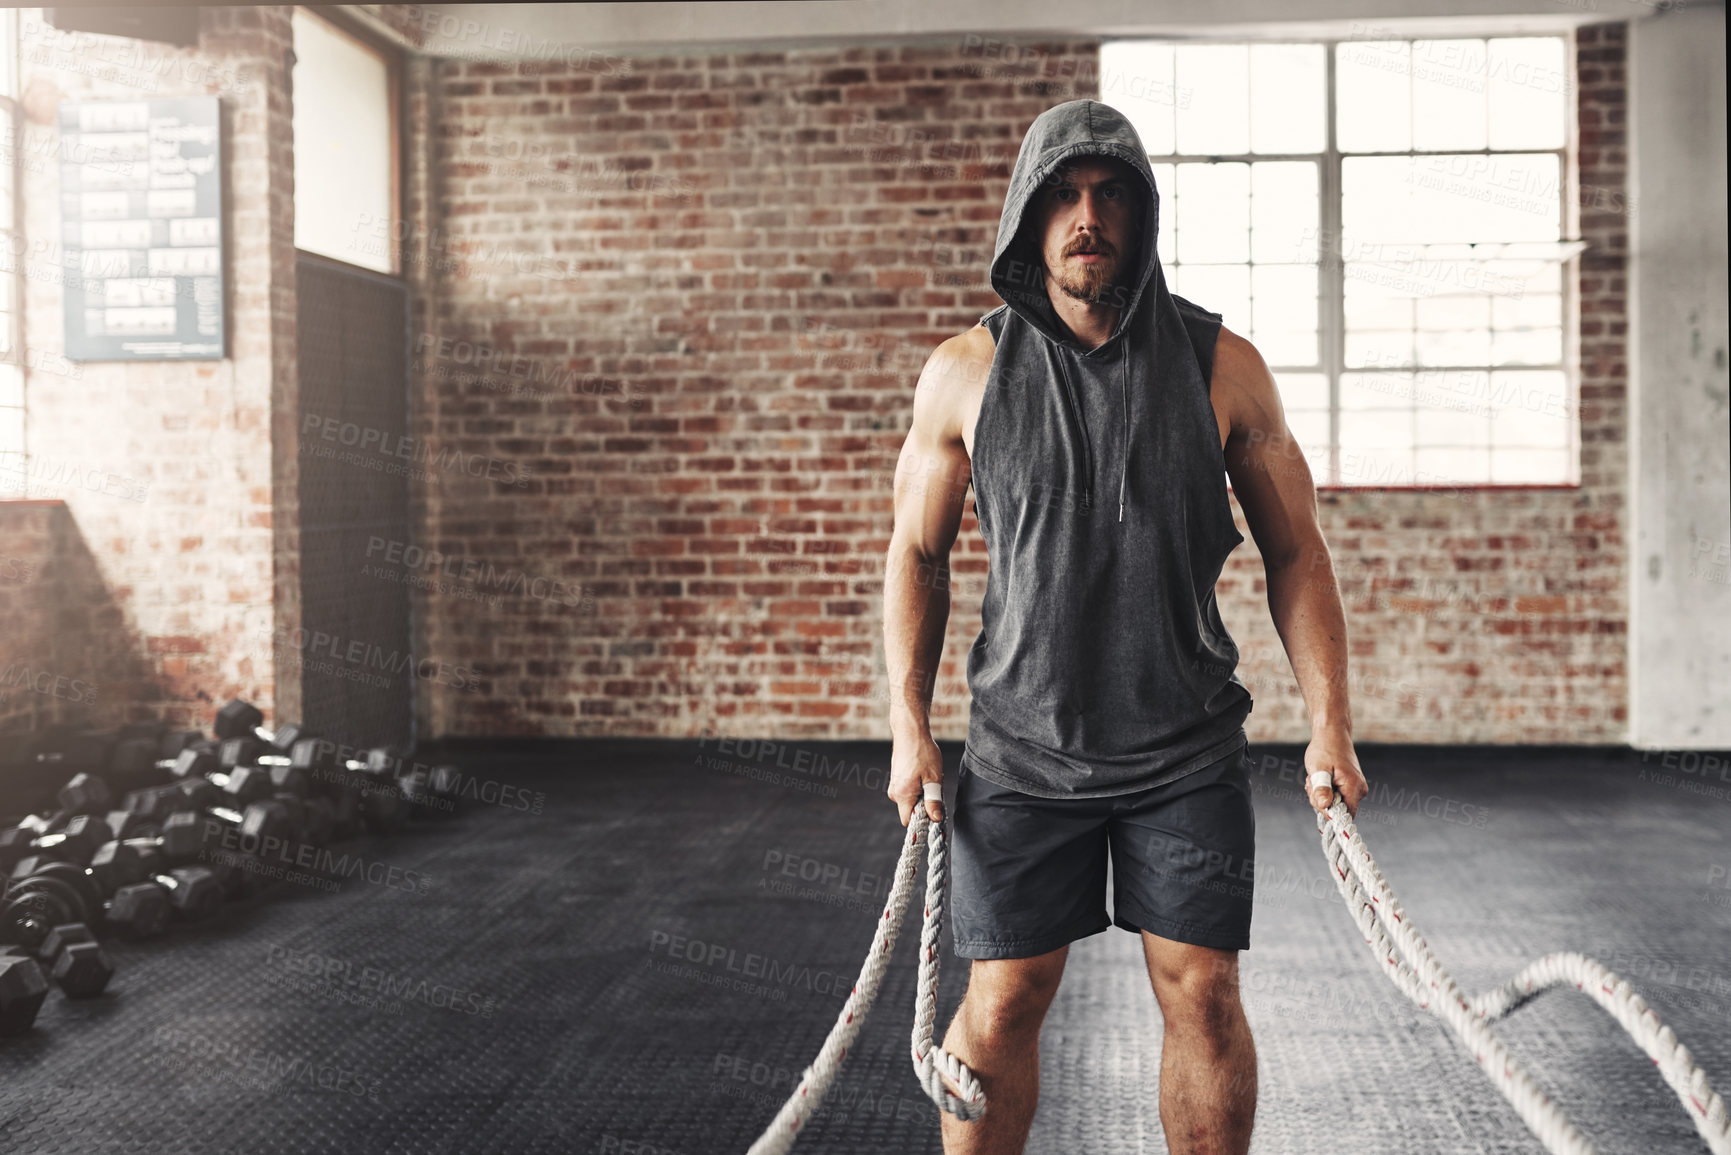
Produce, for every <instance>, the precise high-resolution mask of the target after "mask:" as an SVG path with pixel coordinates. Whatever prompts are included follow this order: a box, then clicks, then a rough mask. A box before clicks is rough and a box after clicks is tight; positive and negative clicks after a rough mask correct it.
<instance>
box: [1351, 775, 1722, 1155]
mask: <svg viewBox="0 0 1731 1155" xmlns="http://www.w3.org/2000/svg"><path fill="white" fill-rule="evenodd" d="M1319 780H1320V773H1319ZM1316 826H1317V829H1318V830H1319V831H1320V832H1321V834H1322V853H1323V854H1324V855H1325V856H1326V857H1327V859H1328V864H1329V868H1330V869H1331V870H1332V871H1333V872H1334V881H1335V885H1336V886H1337V887H1339V888H1340V894H1341V897H1342V898H1344V899H1346V906H1347V909H1348V910H1350V911H1351V912H1352V917H1353V920H1354V921H1356V922H1357V923H1358V929H1359V930H1361V931H1363V932H1364V941H1365V942H1367V943H1369V944H1370V948H1371V950H1372V951H1373V952H1375V954H1376V957H1377V959H1378V960H1379V961H1380V962H1381V963H1382V965H1383V969H1384V970H1385V971H1386V972H1387V974H1388V976H1389V978H1390V979H1392V980H1393V981H1394V985H1395V986H1397V987H1399V988H1400V989H1401V990H1402V991H1404V992H1406V996H1407V997H1408V998H1409V999H1411V1000H1412V1001H1413V1002H1415V1003H1417V1004H1418V1005H1419V1007H1420V1008H1422V1009H1424V1010H1427V1011H1429V1012H1430V1013H1431V1014H1433V1015H1435V1016H1436V1017H1438V1018H1440V1019H1442V1020H1443V1021H1444V1022H1446V1023H1447V1024H1448V1025H1449V1026H1451V1027H1453V1028H1454V1031H1455V1034H1457V1035H1459V1036H1460V1037H1461V1040H1462V1041H1463V1042H1465V1043H1466V1045H1467V1047H1468V1049H1470V1050H1471V1051H1472V1052H1473V1057H1474V1058H1475V1059H1477V1060H1478V1064H1479V1066H1480V1067H1482V1068H1484V1071H1485V1074H1487V1075H1488V1076H1490V1080H1491V1082H1493V1083H1495V1084H1496V1085H1497V1089H1498V1090H1499V1091H1501V1092H1502V1093H1503V1095H1504V1096H1505V1097H1506V1098H1507V1099H1508V1101H1509V1102H1510V1103H1512V1104H1513V1105H1514V1108H1515V1111H1516V1112H1517V1113H1519V1115H1520V1117H1521V1118H1522V1119H1523V1120H1524V1121H1525V1122H1526V1124H1527V1126H1528V1127H1529V1128H1531V1129H1532V1132H1533V1134H1534V1135H1536V1136H1538V1138H1539V1140H1540V1142H1542V1143H1544V1145H1545V1147H1546V1149H1548V1150H1549V1151H1551V1152H1553V1155H1596V1148H1594V1146H1593V1145H1592V1144H1591V1143H1590V1142H1588V1141H1587V1138H1586V1136H1584V1135H1582V1134H1581V1133H1580V1132H1579V1131H1578V1130H1576V1129H1575V1125H1574V1124H1573V1123H1570V1122H1569V1120H1568V1118H1567V1117H1566V1116H1564V1114H1563V1113H1562V1111H1561V1110H1560V1109H1558V1107H1557V1105H1556V1104H1555V1103H1553V1102H1551V1101H1550V1099H1549V1098H1547V1097H1546V1096H1545V1094H1544V1092H1542V1091H1540V1090H1539V1088H1538V1085H1537V1084H1536V1083H1534V1082H1533V1080H1532V1077H1531V1076H1530V1075H1528V1074H1527V1072H1526V1071H1525V1070H1524V1069H1522V1067H1521V1065H1520V1063H1519V1062H1517V1061H1516V1060H1515V1058H1514V1056H1513V1055H1511V1054H1509V1052H1508V1050H1507V1049H1506V1048H1505V1047H1504V1046H1503V1044H1502V1041H1501V1040H1500V1039H1498V1038H1497V1037H1496V1035H1494V1034H1493V1033H1491V1028H1490V1024H1491V1023H1492V1022H1494V1021H1495V1020H1497V1019H1499V1018H1501V1017H1502V1016H1503V1015H1505V1014H1507V1013H1508V1012H1510V1011H1512V1010H1514V1009H1515V1008H1516V1007H1518V1006H1520V1005H1521V1004H1522V1003H1524V1002H1526V1001H1527V1000H1528V999H1530V998H1532V997H1533V996H1535V995H1537V994H1540V993H1542V992H1543V991H1545V990H1547V989H1549V988H1550V987H1554V986H1562V985H1563V984H1564V983H1574V984H1575V987H1576V989H1578V990H1581V991H1583V992H1585V993H1586V994H1588V995H1590V996H1591V997H1592V999H1593V1001H1594V1002H1596V1003H1598V1004H1599V1005H1600V1006H1601V1007H1603V1008H1605V1010H1606V1012H1608V1013H1609V1014H1610V1016H1611V1017H1612V1018H1614V1019H1616V1020H1617V1022H1618V1023H1619V1024H1621V1025H1622V1027H1623V1029H1624V1030H1625V1031H1628V1032H1629V1036H1630V1037H1631V1038H1633V1039H1634V1040H1635V1042H1636V1043H1637V1044H1638V1045H1639V1046H1640V1048H1641V1049H1642V1050H1643V1051H1645V1052H1647V1057H1648V1058H1650V1059H1652V1060H1653V1062H1654V1064H1656V1065H1657V1066H1658V1068H1659V1073H1660V1074H1661V1075H1663V1076H1664V1078H1665V1082H1667V1083H1669V1084H1670V1085H1671V1089H1672V1090H1673V1091H1675V1092H1676V1093H1677V1098H1679V1099H1680V1100H1682V1102H1683V1107H1684V1109H1685V1110H1687V1111H1688V1112H1689V1118H1690V1119H1692V1120H1693V1121H1694V1123H1695V1129H1696V1130H1697V1131H1699V1132H1701V1135H1702V1137H1703V1138H1704V1139H1706V1140H1707V1147H1708V1149H1709V1150H1710V1151H1712V1152H1713V1155H1731V1118H1728V1117H1727V1115H1726V1109H1725V1100H1723V1099H1721V1098H1720V1097H1719V1095H1718V1093H1717V1092H1715V1091H1714V1090H1713V1088H1712V1087H1709V1086H1708V1085H1707V1075H1706V1072H1704V1071H1702V1070H1701V1069H1700V1068H1699V1067H1697V1066H1696V1065H1695V1060H1694V1058H1693V1057H1692V1056H1691V1055H1690V1054H1689V1049H1688V1048H1687V1047H1685V1046H1684V1045H1683V1044H1682V1043H1680V1042H1678V1041H1677V1036H1676V1035H1674V1034H1672V1033H1671V1028H1670V1027H1667V1026H1665V1025H1664V1024H1662V1023H1660V1022H1659V1016H1658V1015H1656V1014H1654V1013H1653V1011H1652V1009H1651V1008H1650V1007H1648V1006H1647V1004H1646V1001H1645V1000H1643V999H1642V998H1641V996H1640V995H1638V994H1636V993H1635V992H1634V991H1633V990H1631V989H1630V988H1629V984H1628V983H1627V982H1626V981H1624V980H1623V979H1621V978H1619V977H1618V976H1616V975H1614V974H1612V973H1611V972H1610V971H1608V970H1606V969H1605V968H1604V967H1602V966H1600V965H1599V964H1598V963H1597V962H1595V961H1594V960H1592V959H1590V958H1586V957H1584V956H1582V955H1579V954H1576V953H1575V952H1573V951H1559V952H1558V953H1556V954H1548V955H1546V956H1545V957H1543V958H1541V959H1538V960H1537V961H1535V962H1532V963H1529V964H1528V965H1527V967H1526V968H1525V969H1524V970H1522V971H1520V972H1519V973H1518V974H1516V975H1515V977H1514V978H1512V979H1510V980H1509V981H1508V982H1506V983H1504V984H1503V985H1502V986H1500V987H1497V988H1495V989H1493V990H1489V991H1485V992H1484V993H1483V994H1480V995H1477V996H1475V997H1473V998H1471V999H1469V998H1467V997H1466V996H1465V995H1463V994H1461V992H1460V989H1459V988H1458V987H1456V986H1455V981H1454V979H1453V978H1451V977H1450V976H1449V973H1448V972H1447V971H1445V970H1444V969H1443V967H1442V964H1441V963H1439V962H1437V960H1436V957H1435V956H1434V955H1432V954H1431V952H1430V947H1429V946H1428V945H1427V944H1426V943H1425V940H1424V936H1423V935H1421V934H1420V933H1419V931H1418V927H1416V926H1414V925H1413V922H1412V919H1410V918H1408V917H1407V914H1406V912H1405V911H1404V910H1402V909H1401V905H1400V901H1399V900H1398V899H1396V898H1395V896H1394V893H1393V892H1392V891H1391V890H1389V888H1388V883H1387V882H1385V881H1384V880H1383V877H1382V871H1381V870H1379V869H1377V865H1376V860H1375V859H1373V858H1371V856H1370V851H1369V850H1368V849H1366V847H1365V845H1364V840H1363V839H1362V838H1360V837H1359V833H1358V828H1357V827H1356V826H1355V825H1354V824H1353V821H1352V816H1351V815H1350V814H1349V813H1348V812H1347V809H1346V803H1345V802H1344V801H1342V800H1341V797H1340V794H1339V792H1338V791H1337V792H1336V793H1335V795H1334V803H1333V805H1331V806H1330V807H1329V808H1328V811H1327V813H1326V814H1323V813H1318V814H1317V816H1316ZM1367 894H1368V897H1367Z"/></svg>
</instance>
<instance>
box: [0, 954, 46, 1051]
mask: <svg viewBox="0 0 1731 1155" xmlns="http://www.w3.org/2000/svg"><path fill="white" fill-rule="evenodd" d="M47 997H48V976H47V975H45V974H43V973H42V967H41V966H40V965H39V964H38V963H37V962H36V960H35V959H33V958H31V957H30V956H29V955H24V954H0V1036H5V1035H21V1034H23V1033H24V1032H25V1031H28V1030H29V1029H30V1028H31V1027H32V1026H33V1025H35V1023H36V1015H37V1012H39V1011H40V1010H41V1009H42V1002H43V1000H44V999H46V998H47Z"/></svg>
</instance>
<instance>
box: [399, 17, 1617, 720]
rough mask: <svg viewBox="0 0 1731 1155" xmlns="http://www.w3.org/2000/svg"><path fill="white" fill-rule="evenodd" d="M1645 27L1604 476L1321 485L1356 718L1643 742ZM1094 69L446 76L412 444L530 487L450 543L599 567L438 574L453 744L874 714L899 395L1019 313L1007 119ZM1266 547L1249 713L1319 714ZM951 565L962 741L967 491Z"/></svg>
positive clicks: (1604, 181)
mask: <svg viewBox="0 0 1731 1155" xmlns="http://www.w3.org/2000/svg"><path fill="white" fill-rule="evenodd" d="M1624 28H1625V26H1624V24H1620V23H1613V24H1601V26H1593V28H1586V29H1582V33H1580V36H1579V57H1580V68H1582V74H1580V81H1582V87H1580V94H1582V95H1580V144H1582V158H1580V159H1582V173H1580V180H1582V185H1584V187H1586V189H1587V190H1589V194H1591V196H1596V197H1598V201H1596V203H1598V204H1601V206H1608V208H1599V210H1598V211H1584V213H1582V225H1580V227H1582V234H1580V236H1584V237H1586V239H1587V241H1589V251H1587V255H1586V256H1584V260H1582V398H1580V419H1582V447H1584V448H1582V487H1580V488H1579V490H1572V488H1530V490H1487V492H1464V494H1459V495H1447V494H1419V492H1390V490H1380V492H1338V490H1335V492H1324V494H1322V495H1321V500H1319V504H1321V514H1322V526H1324V532H1326V535H1328V540H1329V544H1331V547H1333V551H1335V558H1336V566H1338V573H1340V578H1342V585H1343V594H1345V601H1347V610H1348V618H1350V630H1352V681H1354V687H1355V694H1354V713H1355V731H1357V736H1359V738H1361V739H1373V741H1374V739H1381V741H1419V743H1445V741H1499V743H1553V741H1554V743H1603V741H1618V739H1620V738H1622V734H1624V722H1625V707H1624V701H1625V668H1624V634H1625V622H1627V611H1625V596H1624V566H1625V552H1624V540H1622V509H1624V473H1625V457H1624V428H1625V409H1624V374H1625V365H1624V329H1625V324H1624V308H1625V301H1624V248H1625V246H1624V232H1625V229H1624V225H1625V218H1624V216H1622V213H1620V211H1618V208H1620V206H1622V204H1624V201H1622V187H1624V152H1622V85H1624V78H1622V38H1624ZM1094 61H1096V42H1085V40H1084V42H1073V43H1056V45H1028V47H1023V50H1021V52H1018V54H1006V52H1002V50H997V48H992V47H981V45H980V42H978V40H964V42H957V43H956V45H949V47H917V48H907V47H885V48H838V50H796V52H765V54H753V55H713V57H661V59H634V61H630V62H628V71H627V66H625V64H621V62H618V61H613V62H599V64H594V62H592V64H590V66H589V68H566V66H559V64H552V66H549V64H519V66H512V64H479V62H445V64H440V66H438V68H436V71H434V83H436V92H434V100H433V104H434V109H436V113H434V116H436V128H433V130H431V133H429V145H431V149H433V159H434V165H433V171H434V178H433V180H434V189H433V196H431V197H429V204H428V210H429V213H433V216H422V218H419V222H417V227H419V229H422V230H426V229H428V227H429V225H431V230H433V232H431V234H428V236H424V237H422V239H424V241H428V239H431V244H429V246H422V260H426V261H428V270H426V272H428V279H429V289H428V294H426V298H424V303H426V315H428V317H429V322H428V324H429V326H431V327H433V332H429V334H422V336H421V338H419V341H421V348H422V353H424V355H422V357H421V358H419V365H421V369H422V372H424V374H426V383H424V388H426V393H424V397H426V409H424V426H422V431H424V435H426V436H428V438H431V440H433V442H436V443H445V445H462V447H467V450H469V452H483V454H490V455H497V457H499V459H504V461H514V462H519V464H521V466H523V468H524V469H526V471H528V473H530V474H531V478H533V481H531V485H530V487H528V488H526V490H524V488H509V487H504V485H485V483H483V485H471V487H467V488H466V490H459V488H457V487H452V485H440V488H438V495H436V500H429V502H428V506H426V509H428V516H429V526H428V544H429V545H431V547H433V549H436V551H441V554H445V556H448V558H460V559H466V561H469V563H473V565H479V566H488V565H490V566H495V568H497V570H500V571H521V573H530V575H542V577H547V578H561V580H566V582H569V584H573V585H580V589H582V608H576V606H564V604H554V603H552V601H547V599H533V597H523V596H519V597H514V599H512V597H507V599H502V601H500V603H499V604H478V603H476V601H474V599H473V597H455V596H445V594H436V592H434V594H429V596H428V601H426V606H424V608H426V610H428V615H426V622H428V627H426V629H428V637H429V641H431V644H433V651H434V653H436V656H440V658H441V660H445V661H452V663H460V665H471V667H474V668H478V670H479V672H481V674H483V681H481V689H479V691H478V693H455V691H429V693H431V698H429V701H428V703H424V710H426V719H428V722H429V729H431V732H450V734H478V732H533V734H696V732H699V731H701V729H703V727H706V726H713V727H722V729H727V731H736V732H755V734H765V736H769V734H774V736H814V738H883V736H885V734H886V727H885V722H883V717H885V715H883V701H881V698H883V656H881V578H879V575H881V563H883V552H885V547H886V544H888V533H890V481H891V474H893V466H895V455H897V450H898V448H900V443H902V438H904V436H905V429H907V423H909V405H911V397H912V383H914V379H916V376H917V372H919V365H921V364H923V360H924V355H926V353H928V352H930V350H931V348H933V346H935V345H936V343H938V341H942V339H943V338H947V336H950V334H954V332H959V331H962V329H966V327H968V326H971V324H973V322H975V319H976V317H978V315H980V313H983V312H987V310H988V308H992V306H994V305H997V298H995V294H994V293H992V291H990V287H988V286H987V282H985V268H987V263H988V260H990V251H992V241H994V234H995V225H997V216H999V210H1001V206H1002V197H1004V190H1006V185H1007V177H1009V168H1011V165H1013V161H1014V152H1016V145H1018V144H1020V139H1021V133H1023V132H1025V128H1026V125H1028V123H1030V121H1032V119H1033V118H1035V116H1037V114H1039V113H1040V111H1044V109H1046V107H1049V106H1052V104H1058V102H1061V100H1068V99H1075V97H1080V95H1094V94H1096V92H1097V87H1096V80H1094V71H1096V64H1094ZM1593 190H1598V192H1593ZM1586 196H1587V194H1584V199H1586ZM822 346H829V348H822ZM1239 526H1241V528H1243V518H1241V514H1239ZM1245 535H1246V544H1245V545H1241V547H1239V551H1238V554H1234V559H1232V561H1231V563H1229V566H1227V571H1226V573H1224V575H1222V578H1220V587H1219V592H1220V606H1222V613H1224V616H1226V622H1227V625H1229V627H1231V629H1232V632H1234V636H1236V637H1238V641H1239V644H1241V649H1243V656H1245V661H1243V665H1241V675H1243V677H1245V681H1246V684H1248V686H1250V687H1252V691H1253V693H1255V696H1257V710H1255V713H1253V715H1252V719H1250V727H1248V729H1250V732H1252V738H1253V739H1257V741H1276V739H1286V741H1293V739H1303V738H1305V736H1307V732H1309V729H1307V724H1305V720H1303V719H1305V715H1303V710H1302V701H1300V698H1298V696H1297V686H1295V682H1293V679H1291V674H1290V667H1288V663H1286V658H1284V653H1283V649H1281V648H1279V639H1277V636H1276V632H1274V629H1272V623H1271V622H1269V616H1267V603H1265V590H1264V582H1262V568H1260V561H1258V558H1257V552H1255V547H1253V544H1252V542H1250V540H1248V537H1250V535H1248V530H1245ZM952 563H954V571H956V580H957V590H956V597H954V606H952V618H950V629H949V637H947V642H945V661H943V674H942V677H940V682H938V687H936V705H935V710H933V713H935V729H936V732H938V734H940V736H949V738H959V736H962V734H964V732H966V717H968V693H966V681H964V670H966V653H968V646H969V644H971V641H973V637H975V634H976V632H978V629H980V618H978V603H980V592H981V590H983V577H985V551H983V542H981V540H980V537H978V528H976V525H975V521H973V516H971V511H969V516H968V518H966V519H964V525H962V539H961V542H959V544H957V549H956V554H954V558H952ZM471 592H473V590H471ZM590 599H594V601H590ZM590 606H592V610H594V611H589V608H590Z"/></svg>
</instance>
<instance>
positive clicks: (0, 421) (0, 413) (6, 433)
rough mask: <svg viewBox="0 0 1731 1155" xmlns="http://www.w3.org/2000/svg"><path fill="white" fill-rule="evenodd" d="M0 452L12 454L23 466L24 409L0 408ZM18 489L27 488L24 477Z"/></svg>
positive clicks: (20, 479)
mask: <svg viewBox="0 0 1731 1155" xmlns="http://www.w3.org/2000/svg"><path fill="white" fill-rule="evenodd" d="M0 454H9V455H12V456H13V458H14V460H16V461H18V462H19V467H20V468H22V466H23V454H24V410H22V409H13V408H10V407H7V408H3V409H0ZM18 480H19V484H18V489H19V491H20V492H22V491H23V490H24V488H25V486H24V479H23V478H19V479H18Z"/></svg>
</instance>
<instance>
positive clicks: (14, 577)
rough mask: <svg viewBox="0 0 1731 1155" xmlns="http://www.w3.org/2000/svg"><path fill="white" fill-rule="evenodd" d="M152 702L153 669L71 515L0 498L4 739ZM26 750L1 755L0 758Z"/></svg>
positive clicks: (141, 711) (120, 714)
mask: <svg viewBox="0 0 1731 1155" xmlns="http://www.w3.org/2000/svg"><path fill="white" fill-rule="evenodd" d="M156 697H157V694H156V693H155V690H154V687H153V685H152V670H151V668H150V663H149V662H148V661H147V660H145V659H144V657H143V654H142V647H140V646H139V645H138V639H137V637H136V636H134V635H133V634H132V633H131V631H129V630H128V628H127V624H126V620H125V615H124V613H123V612H122V610H121V607H120V605H119V603H118V602H117V601H116V599H115V595H114V591H113V590H112V589H110V588H109V586H108V583H107V582H106V581H105V580H104V578H103V575H102V573H101V572H100V569H99V567H98V565H97V563H96V559H95V555H94V553H93V552H92V549H91V546H90V543H89V542H87V541H85V540H84V538H83V537H82V536H81V535H80V534H79V532H78V526H77V524H76V523H75V522H74V520H73V516H72V512H71V510H70V509H69V508H68V507H67V505H66V504H65V503H64V502H60V501H30V500H24V501H0V734H12V733H20V732H28V731H33V730H40V729H42V728H43V727H45V726H49V725H53V724H56V723H69V724H81V725H98V724H113V723H119V722H125V721H131V720H132V719H134V718H143V717H150V716H152V714H151V712H150V710H149V709H148V707H146V706H143V705H142V704H141V703H144V702H148V701H152V700H154V699H155V698H156ZM3 744H4V740H3V739H0V745H3ZM23 752H24V751H22V750H20V749H17V748H10V749H0V761H3V760H4V759H5V757H7V756H8V755H11V756H19V755H21V754H22V753H23Z"/></svg>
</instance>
